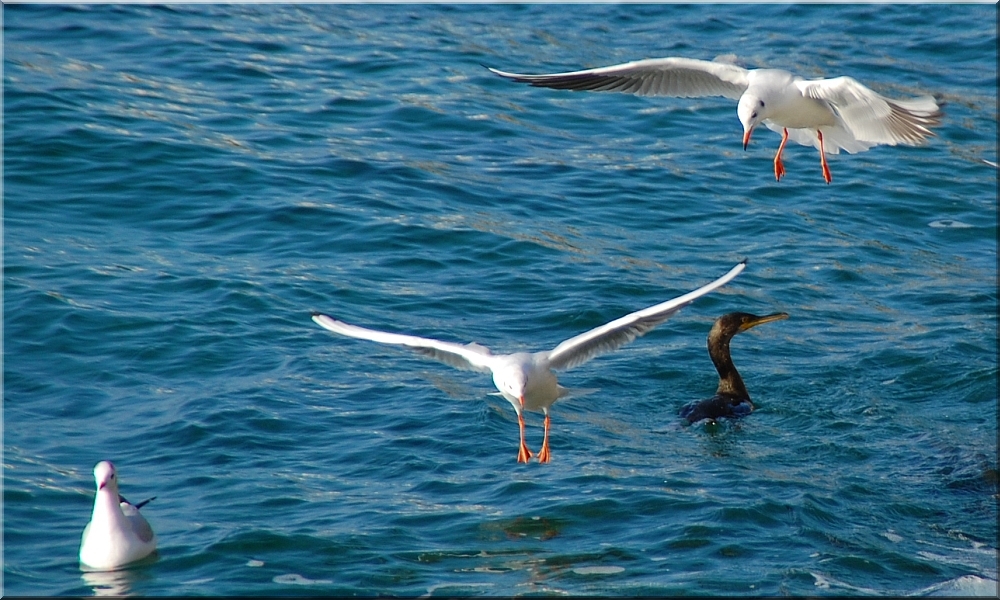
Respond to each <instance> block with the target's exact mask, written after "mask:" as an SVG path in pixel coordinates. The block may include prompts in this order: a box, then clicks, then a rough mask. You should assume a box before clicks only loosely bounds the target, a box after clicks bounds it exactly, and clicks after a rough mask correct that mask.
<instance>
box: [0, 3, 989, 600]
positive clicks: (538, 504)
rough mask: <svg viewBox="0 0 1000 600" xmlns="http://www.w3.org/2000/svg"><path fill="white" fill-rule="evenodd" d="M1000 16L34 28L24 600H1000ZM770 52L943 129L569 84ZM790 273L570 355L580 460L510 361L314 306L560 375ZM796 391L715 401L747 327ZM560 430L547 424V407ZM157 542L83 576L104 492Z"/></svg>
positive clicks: (802, 11)
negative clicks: (522, 388) (408, 340)
mask: <svg viewBox="0 0 1000 600" xmlns="http://www.w3.org/2000/svg"><path fill="white" fill-rule="evenodd" d="M996 17H997V9H996V7H995V6H993V5H954V6H947V7H943V6H940V5H918V6H897V5H874V6H863V5H862V6H856V5H851V6H813V5H803V6H795V5H758V6H749V7H743V6H732V5H721V6H673V5H670V6H653V5H578V6H572V7H567V6H561V5H551V4H550V5H502V6H488V5H484V6H480V5H458V6H418V5H402V6H386V5H370V6H369V5H347V6H340V5H301V6H294V5H280V6H278V5H228V6H204V5H177V6H172V7H149V6H127V5H126V6H102V5H88V6H81V7H52V6H22V5H14V6H6V7H4V10H3V19H4V63H3V68H4V73H3V75H4V79H3V82H4V96H3V100H4V129H3V135H4V164H3V168H4V190H3V191H4V204H3V209H4V212H3V214H4V221H3V223H4V230H3V236H4V245H3V253H4V256H3V259H4V303H3V307H4V320H3V329H4V330H3V339H4V370H3V377H4V381H3V383H4V403H3V418H4V443H3V451H4V479H3V482H4V497H3V503H4V505H3V511H4V512H3V516H4V518H3V526H4V557H3V558H4V560H3V563H4V571H3V577H4V580H3V585H4V587H3V591H4V592H5V593H6V594H14V595H18V594H21V595H23V594H64V595H88V594H93V593H108V592H116V593H132V594H141V595H172V594H176V595H180V594H183V595H216V594H258V595H275V594H301V593H315V594H357V595H374V594H390V595H408V596H417V595H423V594H431V595H511V594H562V593H570V594H575V595H580V594H601V595H604V594H614V595H636V594H646V595H659V594H675V595H679V594H701V595H704V594H711V595H730V594H731V595H745V594H751V595H777V594H794V595H802V594H815V595H854V594H872V595H897V594H946V593H966V594H968V593H987V592H995V591H996V583H995V580H996V577H997V570H996V566H997V563H996V560H997V536H998V531H997V491H998V490H997V376H998V373H997V169H996V166H995V165H996V161H997V145H996V139H997V110H996V106H997V71H996V48H997V31H996ZM726 53H735V54H737V55H738V57H739V59H740V60H741V61H742V62H743V63H744V64H746V65H747V66H751V67H762V66H766V67H782V68H787V69H790V70H793V71H796V72H799V73H801V74H803V75H804V76H807V77H822V76H837V75H841V74H848V75H851V76H853V77H855V78H857V79H859V80H860V81H862V82H864V83H866V84H868V85H870V86H871V87H873V88H874V89H876V90H877V91H879V92H882V93H885V94H887V95H891V96H900V97H906V96H913V95H918V94H924V93H933V94H936V95H937V96H938V97H939V98H940V99H941V100H942V101H944V102H945V103H946V105H945V111H946V118H945V120H944V122H943V124H942V125H941V127H940V128H938V129H937V133H938V136H937V137H935V138H934V139H933V140H931V142H930V144H929V145H927V146H925V147H921V148H909V147H890V146H881V147H877V148H874V149H872V150H871V151H869V152H866V153H862V154H856V155H848V154H840V155H837V156H834V157H831V159H830V166H831V169H832V172H833V183H832V184H831V185H829V186H828V185H826V184H825V183H824V182H823V179H822V176H821V173H820V167H819V160H818V156H817V153H816V151H815V149H813V148H807V147H804V146H789V148H788V149H787V150H786V160H785V166H786V168H787V171H788V174H787V175H786V177H785V178H784V179H783V180H782V181H781V182H780V183H776V182H775V181H774V177H773V173H772V164H771V159H772V157H773V153H774V151H775V149H776V148H777V144H778V141H779V138H778V136H777V135H775V134H774V133H772V132H770V131H765V130H761V131H760V132H758V133H757V134H756V135H755V136H754V139H753V141H752V143H751V145H750V148H749V150H748V151H746V152H744V151H743V150H742V148H741V139H740V138H741V133H742V130H741V128H740V125H739V121H738V120H737V118H736V112H735V103H733V102H732V101H730V100H726V99H723V98H704V99H687V100H684V99H662V98H660V99H657V98H639V97H633V96H629V95H624V94H598V93H572V92H561V91H554V90H544V89H537V88H531V87H528V86H524V85H520V84H515V83H512V82H509V81H505V80H503V79H500V78H498V77H495V76H493V75H492V74H490V73H489V72H488V71H487V70H486V69H484V68H483V66H482V65H489V66H496V67H499V68H503V69H507V70H513V71H521V72H546V71H557V70H570V69H578V68H584V67H591V66H600V65H607V64H614V63H617V62H624V61H627V60H633V59H639V58H644V57H657V56H674V55H677V56H689V57H694V58H706V59H711V58H713V57H714V56H716V55H719V54H726ZM743 258H749V261H750V262H749V266H748V268H747V270H746V271H745V272H744V273H743V274H741V275H740V276H739V277H738V278H737V279H736V280H734V281H733V282H732V283H731V284H729V285H727V286H726V287H725V288H723V289H722V290H720V291H718V292H716V293H713V294H711V295H709V296H707V297H705V298H703V299H701V300H699V301H697V302H696V303H695V304H693V305H691V306H690V307H688V308H686V309H684V310H683V311H682V312H681V313H679V314H678V315H676V316H675V317H674V318H672V319H671V320H669V321H668V322H666V323H665V324H663V325H662V326H660V327H659V328H658V329H656V330H655V331H653V332H651V333H649V334H648V335H646V336H645V337H643V338H640V339H638V340H636V341H635V342H634V343H632V344H631V345H629V346H626V347H625V348H623V349H622V350H620V351H618V352H616V353H613V354H610V355H605V356H602V357H600V358H597V359H595V360H593V361H592V362H590V363H588V364H586V365H583V366H580V367H578V368H576V369H574V370H571V371H568V372H565V373H562V374H561V376H560V377H561V379H560V381H561V382H562V383H563V384H564V385H567V386H571V387H581V388H599V390H600V391H599V392H596V393H594V394H591V395H589V396H583V397H580V398H573V399H570V400H566V401H562V402H560V403H557V404H556V405H555V407H554V408H553V411H552V422H553V429H552V440H551V444H552V462H551V463H550V464H547V465H542V464H539V463H537V462H531V463H530V464H528V465H521V464H517V463H516V462H515V457H516V453H517V422H516V417H515V415H514V412H513V410H512V409H511V407H510V406H509V405H508V404H507V403H506V401H504V400H503V399H502V398H498V397H496V396H491V395H489V392H491V391H493V386H492V382H491V381H490V378H489V377H488V376H486V375H482V374H477V373H468V372H462V371H457V370H454V369H451V368H450V367H448V366H446V365H442V364H439V363H436V362H433V361H429V360H427V359H425V358H423V357H421V356H418V355H415V354H411V353H408V352H406V351H405V350H402V349H398V348H393V347H389V346H382V345H379V344H374V343H369V342H365V341H360V340H352V339H347V338H341V337H338V336H335V335H333V334H331V333H329V332H326V331H324V330H322V329H320V328H319V327H318V326H316V325H315V324H314V323H313V322H312V321H311V320H310V314H311V312H312V311H323V312H328V313H331V314H334V315H336V316H338V317H340V318H343V319H345V320H347V321H348V322H352V323H356V324H359V325H365V326H368V327H375V328H380V329H387V330H391V331H399V332H405V333H413V334H418V335H425V336H432V337H439V338H444V339H448V340H452V341H457V342H463V343H464V342H470V341H477V342H479V343H482V344H485V345H487V346H489V347H491V348H492V349H493V350H494V351H498V352H512V351H516V350H542V349H548V348H551V347H553V346H554V345H555V344H557V343H558V342H560V341H562V340H564V339H566V338H569V337H571V336H573V335H575V334H577V333H580V332H582V331H585V330H587V329H588V328H591V327H594V326H597V325H599V324H601V323H604V322H606V321H610V320H612V319H614V318H617V317H619V316H621V315H623V314H625V313H627V312H631V311H633V310H638V309H640V308H643V307H645V306H649V305H651V304H655V303H658V302H661V301H664V300H667V299H669V298H672V297H674V296H677V295H679V294H681V293H684V292H687V291H689V290H691V289H694V288H695V287H698V286H700V285H702V284H704V283H707V282H708V281H710V280H712V279H714V278H716V277H718V276H720V275H722V274H723V273H725V272H726V271H727V270H728V269H729V268H731V267H732V266H733V265H734V264H736V262H737V261H739V260H741V259H743ZM733 310H743V311H749V312H755V313H758V314H765V313H770V312H777V311H785V312H788V313H789V314H790V315H791V317H790V318H789V319H788V320H787V321H781V322H777V323H772V324H768V325H765V326H762V327H760V328H758V329H755V330H754V331H752V332H749V333H746V334H743V335H741V336H739V337H738V338H736V339H735V340H734V341H733V354H734V360H735V362H736V364H737V366H738V367H739V368H740V369H741V372H742V373H743V376H744V379H745V380H746V383H747V386H748V388H749V389H750V392H751V394H752V395H753V397H754V399H755V402H756V404H757V410H756V411H755V412H754V413H753V414H752V415H750V416H749V417H747V418H745V419H743V420H742V421H739V422H736V423H720V424H717V425H706V424H699V425H695V426H691V427H686V426H682V425H680V424H679V423H678V419H677V417H676V413H677V410H678V409H679V408H680V407H681V406H682V405H683V404H685V403H687V402H689V401H691V400H693V399H696V398H699V397H707V396H709V395H711V394H712V393H713V392H714V391H715V385H716V375H715V372H714V370H713V368H712V364H711V363H710V362H709V359H708V356H707V353H706V350H705V337H706V335H707V333H708V329H709V327H710V326H711V323H712V321H713V319H714V318H715V317H716V316H718V315H721V314H723V313H725V312H729V311H733ZM527 425H528V432H527V435H528V444H529V446H530V447H531V448H532V449H533V450H537V449H538V447H539V446H540V444H541V432H542V427H541V415H539V414H536V413H529V414H528V415H527ZM102 459H110V460H113V461H114V462H115V463H116V465H117V466H118V470H119V473H120V478H121V481H122V492H123V493H124V494H125V495H126V496H127V497H129V498H130V499H132V500H133V501H138V500H141V499H143V498H146V497H149V496H154V495H155V496H157V499H156V500H155V501H153V502H152V503H150V504H149V505H148V506H146V507H144V508H143V513H144V514H145V515H146V516H147V518H148V519H149V521H150V522H151V524H152V525H153V527H154V528H155V530H156V531H157V533H158V535H159V539H160V547H159V554H158V557H157V558H156V559H155V560H153V561H150V562H148V563H145V564H141V565H139V566H137V567H135V568H132V569H128V570H126V571H122V572H120V573H116V574H110V575H107V574H106V575H89V574H83V573H81V571H80V569H79V566H78V563H77V551H78V548H79V542H80V534H81V532H82V530H83V527H84V526H85V525H86V523H87V521H88V519H89V515H90V510H91V506H92V502H93V496H94V484H93V478H92V474H91V471H92V469H93V466H94V465H95V464H96V463H97V462H98V461H100V460H102Z"/></svg>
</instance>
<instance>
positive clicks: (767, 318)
mask: <svg viewBox="0 0 1000 600" xmlns="http://www.w3.org/2000/svg"><path fill="white" fill-rule="evenodd" d="M787 318H788V313H783V312H780V313H774V314H773V315H764V316H763V317H754V318H752V319H748V320H747V321H745V322H744V323H743V324H742V325H740V331H746V330H747V329H751V328H753V327H756V326H758V325H763V324H764V323H770V322H772V321H783V320H785V319H787Z"/></svg>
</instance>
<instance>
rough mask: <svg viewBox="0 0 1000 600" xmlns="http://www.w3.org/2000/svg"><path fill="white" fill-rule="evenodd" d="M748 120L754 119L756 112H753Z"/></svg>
mask: <svg viewBox="0 0 1000 600" xmlns="http://www.w3.org/2000/svg"><path fill="white" fill-rule="evenodd" d="M750 118H751V119H756V118H757V111H754V112H753V114H751V115H750Z"/></svg>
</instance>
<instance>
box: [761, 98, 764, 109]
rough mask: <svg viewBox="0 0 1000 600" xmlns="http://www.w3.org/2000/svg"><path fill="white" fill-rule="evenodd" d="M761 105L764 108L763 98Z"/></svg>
mask: <svg viewBox="0 0 1000 600" xmlns="http://www.w3.org/2000/svg"><path fill="white" fill-rule="evenodd" d="M760 107H761V108H764V101H763V100H760Z"/></svg>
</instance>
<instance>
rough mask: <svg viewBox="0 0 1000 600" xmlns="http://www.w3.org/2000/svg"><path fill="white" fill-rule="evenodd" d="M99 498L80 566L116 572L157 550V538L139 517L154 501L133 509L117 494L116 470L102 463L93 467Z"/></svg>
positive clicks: (85, 538)
mask: <svg viewBox="0 0 1000 600" xmlns="http://www.w3.org/2000/svg"><path fill="white" fill-rule="evenodd" d="M94 479H95V480H96V482H97V497H96V498H95V499H94V513H93V515H92V516H91V518H90V523H88V524H87V528H86V529H84V530H83V539H82V541H81V543H80V562H81V563H83V564H84V565H85V566H86V567H89V568H91V569H98V570H110V569H116V568H118V567H121V566H123V565H126V564H128V563H131V562H135V561H137V560H139V559H141V558H145V557H146V556H149V555H150V554H151V553H152V552H153V551H154V550H156V534H154V533H153V529H152V528H151V527H150V526H149V523H147V522H146V519H145V518H143V516H142V515H141V514H139V508H140V507H141V506H143V505H145V504H146V503H147V502H149V501H150V500H152V498H150V499H149V500H145V501H143V502H140V503H139V504H137V505H132V504H130V503H129V501H128V500H126V499H125V498H123V497H122V496H120V495H119V494H118V479H117V477H116V475H115V466H114V465H113V464H111V463H110V462H109V461H106V460H105V461H101V462H99V463H97V466H96V467H94Z"/></svg>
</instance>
